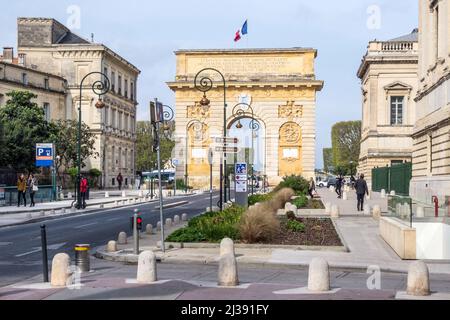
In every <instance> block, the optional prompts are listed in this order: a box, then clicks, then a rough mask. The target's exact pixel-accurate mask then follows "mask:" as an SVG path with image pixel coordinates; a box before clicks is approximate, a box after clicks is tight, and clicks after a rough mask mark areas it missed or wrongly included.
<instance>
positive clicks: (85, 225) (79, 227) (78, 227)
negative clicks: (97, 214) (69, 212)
mask: <svg viewBox="0 0 450 320" xmlns="http://www.w3.org/2000/svg"><path fill="white" fill-rule="evenodd" d="M97 223H98V222H92V223H88V224H83V225H81V226H76V227H73V228H74V229H81V228H84V227H88V226H93V225H95V224H97Z"/></svg>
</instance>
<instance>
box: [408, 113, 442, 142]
mask: <svg viewBox="0 0 450 320" xmlns="http://www.w3.org/2000/svg"><path fill="white" fill-rule="evenodd" d="M449 123H450V117H448V118H444V119H442V120H441V121H439V122H437V123H434V124H432V125H429V126H426V127H425V128H422V129H420V130H417V131H415V132H414V133H413V134H412V137H413V139H417V138H419V137H420V136H423V135H424V134H427V133H429V132H432V131H436V130H437V129H439V128H441V127H445V126H447V125H448V124H449Z"/></svg>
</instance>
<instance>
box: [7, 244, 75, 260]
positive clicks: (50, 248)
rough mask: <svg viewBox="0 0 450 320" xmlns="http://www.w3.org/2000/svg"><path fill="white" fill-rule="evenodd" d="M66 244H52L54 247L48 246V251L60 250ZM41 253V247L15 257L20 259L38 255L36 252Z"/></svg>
mask: <svg viewBox="0 0 450 320" xmlns="http://www.w3.org/2000/svg"><path fill="white" fill-rule="evenodd" d="M66 243H67V242H62V243H56V244H52V245H49V246H47V249H48V250H58V249H59V248H61V247H63V246H64V245H65V244H66ZM40 251H42V248H41V247H34V248H33V250H31V251H28V252H25V253H21V254H18V255H16V256H15V257H16V258H20V257H24V256H28V255H30V254H33V253H36V252H40Z"/></svg>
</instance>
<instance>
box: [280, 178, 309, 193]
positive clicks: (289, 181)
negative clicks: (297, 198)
mask: <svg viewBox="0 0 450 320" xmlns="http://www.w3.org/2000/svg"><path fill="white" fill-rule="evenodd" d="M308 186H309V183H308V181H307V180H306V179H305V178H303V177H302V176H295V175H292V176H288V177H284V178H283V181H281V182H280V184H279V185H278V186H277V187H276V188H275V190H274V191H279V190H281V189H283V188H291V189H292V190H294V191H295V192H296V193H301V194H307V193H308Z"/></svg>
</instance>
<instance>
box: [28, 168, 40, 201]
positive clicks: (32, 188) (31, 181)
mask: <svg viewBox="0 0 450 320" xmlns="http://www.w3.org/2000/svg"><path fill="white" fill-rule="evenodd" d="M27 185H28V192H29V193H30V202H31V203H30V208H31V207H34V206H35V205H36V204H35V203H34V195H35V193H36V191H38V186H37V182H36V178H35V177H34V174H32V173H30V174H29V176H28V182H27Z"/></svg>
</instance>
